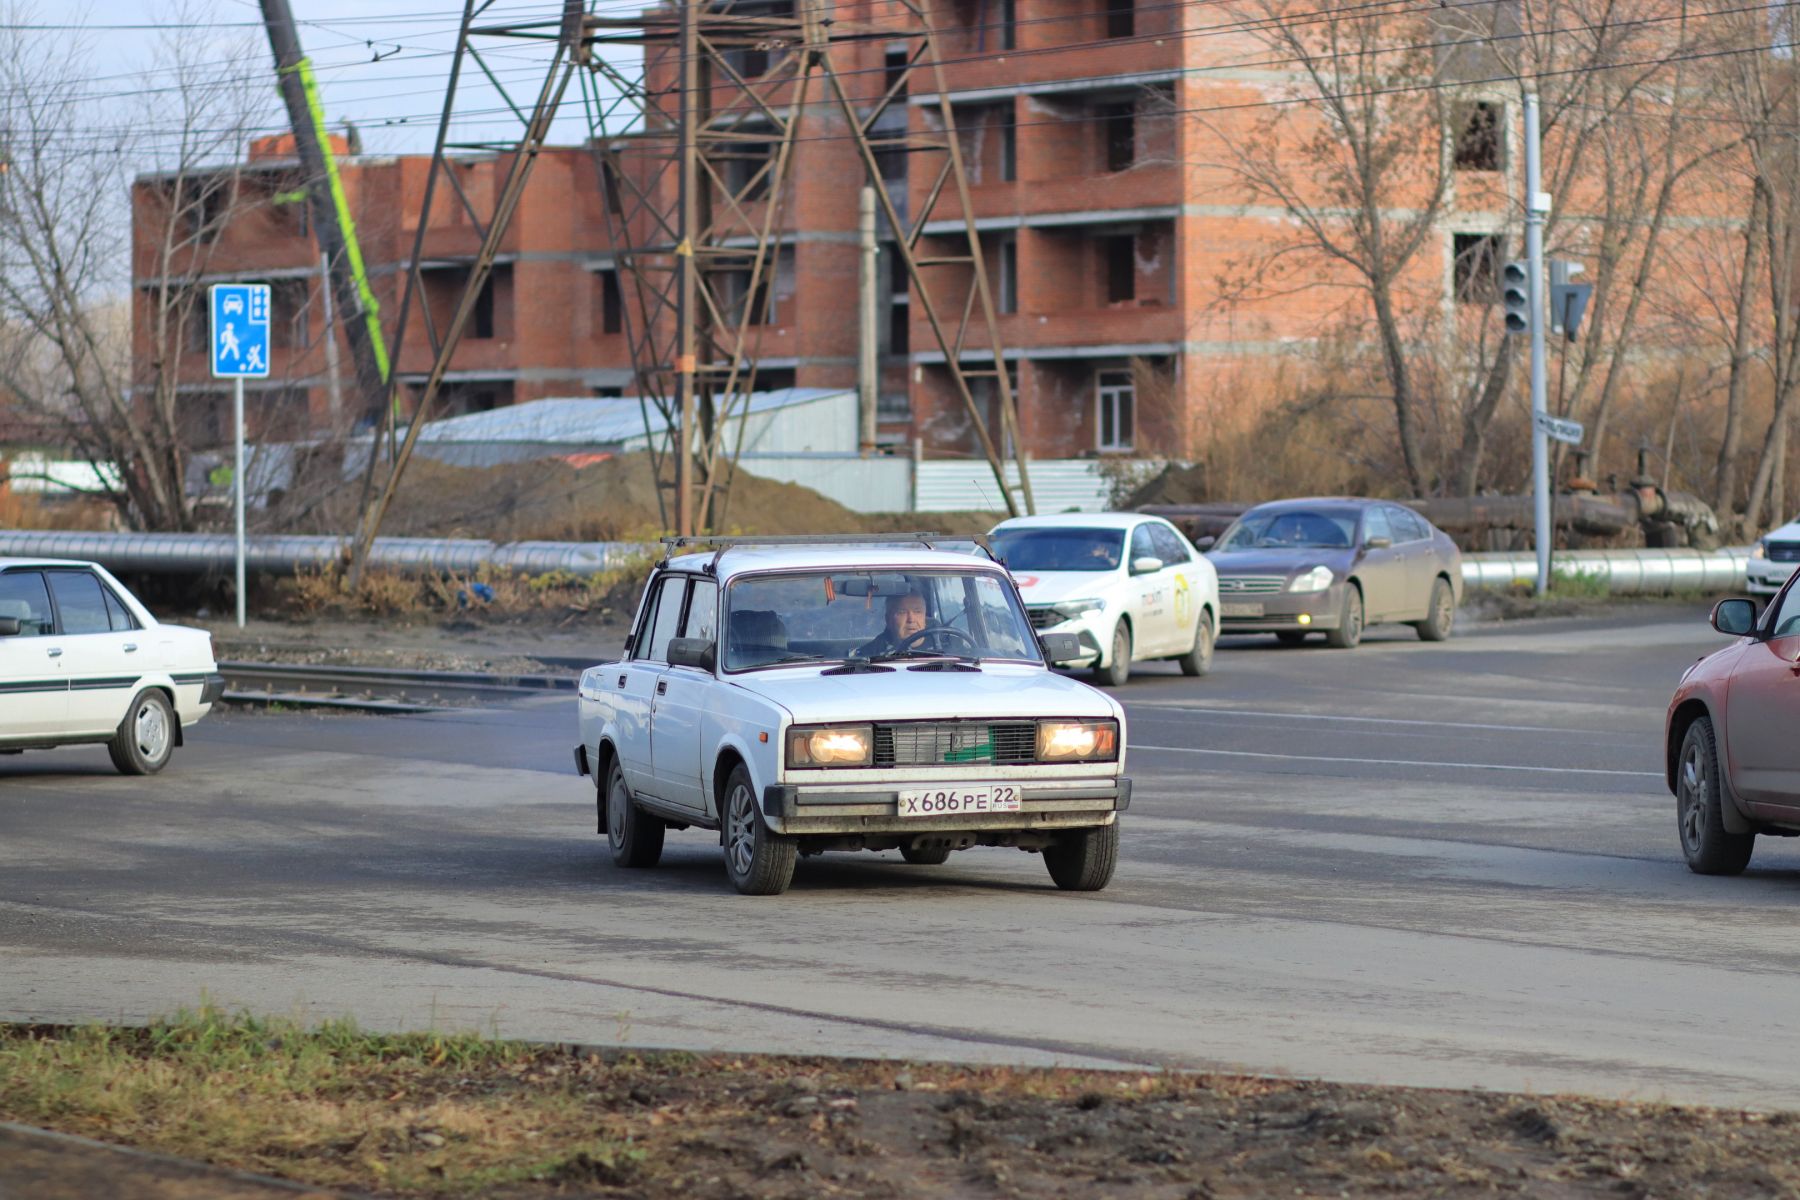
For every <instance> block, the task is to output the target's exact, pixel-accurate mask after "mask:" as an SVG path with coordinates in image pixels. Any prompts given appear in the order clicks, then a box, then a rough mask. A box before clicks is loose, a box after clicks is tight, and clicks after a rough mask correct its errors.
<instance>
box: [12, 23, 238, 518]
mask: <svg viewBox="0 0 1800 1200" xmlns="http://www.w3.org/2000/svg"><path fill="white" fill-rule="evenodd" d="M0 11H3V12H5V14H6V25H5V31H4V33H0V154H3V156H4V170H0V329H3V330H4V336H0V396H4V398H5V399H6V401H7V402H9V404H10V405H11V407H13V409H14V410H15V411H16V412H18V413H20V414H22V415H24V416H25V417H26V418H27V419H28V420H30V421H31V422H32V423H34V424H36V425H37V426H38V427H39V428H41V429H43V430H45V431H46V433H47V434H49V435H50V436H53V437H54V438H55V439H56V440H57V441H59V442H61V443H63V444H64V445H66V446H68V447H69V448H70V449H71V450H72V451H73V452H74V453H75V454H77V455H78V456H80V457H81V458H83V459H85V460H86V461H87V462H89V463H91V464H92V465H93V466H94V467H95V469H96V472H97V473H98V475H99V477H100V478H101V479H103V480H105V481H107V482H108V483H109V485H110V486H111V488H112V492H111V495H110V499H111V500H112V502H113V503H114V504H115V505H116V506H117V508H118V509H119V511H120V513H121V515H122V516H123V517H124V519H125V520H126V521H127V522H128V523H130V524H132V525H135V526H139V527H142V528H150V529H189V528H192V527H193V524H194V510H193V504H192V502H191V500H190V498H189V496H188V493H187V488H186V473H187V454H188V431H187V428H186V426H187V424H188V422H186V421H185V420H184V414H183V399H184V398H183V397H181V396H180V394H179V392H178V386H177V384H178V378H179V368H180V365H181V358H182V355H183V354H184V353H192V352H193V351H194V350H195V349H198V348H201V347H203V346H204V333H203V330H204V324H205V319H206V316H205V311H204V301H203V298H202V294H201V289H200V288H199V287H198V280H199V278H200V277H201V276H202V275H203V274H204V273H205V272H206V269H207V263H208V260H209V258H210V256H211V251H212V248H213V246H214V244H216V242H217V240H218V237H219V235H220V233H221V232H222V231H223V229H224V228H225V226H226V225H227V224H228V223H229V222H230V220H231V219H232V216H233V214H234V212H235V211H237V210H238V209H239V208H240V207H241V205H242V203H243V199H242V197H241V196H240V191H239V175H238V168H237V167H235V166H233V165H230V164H235V163H239V162H241V161H242V157H243V150H244V145H245V141H246V139H247V137H248V135H249V133H250V131H251V129H252V127H253V126H254V125H255V124H257V123H258V121H257V117H258V115H259V114H262V113H266V112H267V111H268V109H269V107H270V105H269V104H268V102H267V101H266V100H262V99H260V98H259V97H260V96H261V95H262V94H263V93H264V92H265V91H266V89H259V88H255V87H254V86H253V84H252V82H251V79H250V78H249V77H248V76H246V75H231V74H227V75H224V76H221V74H220V73H219V71H218V69H217V64H216V61H212V62H203V61H202V58H203V57H204V58H206V59H214V58H215V57H216V56H217V55H218V54H219V51H220V43H219V42H218V41H216V40H214V41H208V40H205V39H199V38H193V37H180V36H175V35H173V34H171V35H168V36H167V37H166V38H165V39H164V41H163V43H162V44H161V46H160V47H159V52H158V54H157V55H156V61H158V62H159V63H160V64H162V70H161V71H160V72H159V73H158V74H157V75H156V76H154V81H153V82H152V83H150V84H149V85H148V87H147V88H146V89H145V90H147V91H152V92H153V98H152V99H151V100H150V101H149V102H147V103H146V104H145V106H144V108H143V110H142V111H139V112H136V113H132V112H125V111H120V109H118V108H117V107H111V106H108V105H106V104H105V103H104V102H103V101H102V100H101V99H100V98H97V97H96V95H95V94H94V92H93V89H92V84H91V82H90V81H89V80H88V79H87V78H86V75H85V73H84V70H83V64H85V63H88V62H92V61H95V57H94V56H92V55H90V54H87V53H83V52H82V49H81V47H80V46H79V45H75V44H72V41H73V42H76V43H78V42H80V41H81V39H80V38H79V37H76V38H74V39H72V40H71V39H70V38H69V36H68V35H67V34H63V33H56V34H50V33H44V32H38V31H32V30H30V29H28V28H26V27H27V26H29V25H30V24H32V23H33V22H32V20H31V13H30V11H29V10H28V9H25V8H23V7H20V6H7V7H4V8H0ZM199 13H200V10H199V9H198V8H196V7H194V6H191V5H189V6H184V7H178V8H175V9H173V10H170V11H169V12H167V14H166V18H167V19H166V23H168V24H170V25H186V26H192V25H193V24H195V23H196V22H197V19H198V17H199ZM49 38H55V39H56V40H55V44H54V45H52V44H51V43H50V42H49V41H48V40H43V39H49ZM253 54H254V46H253V45H252V44H250V43H248V42H246V44H245V46H244V48H243V53H242V54H241V55H239V56H237V57H239V58H241V60H242V61H245V62H251V61H255V59H254V57H253ZM102 130H103V131H105V132H104V135H103V136H99V137H97V136H96V131H102ZM145 164H150V165H152V166H153V167H154V168H157V174H156V182H155V185H154V186H153V187H152V188H150V189H148V190H147V192H145V193H143V194H140V195H139V196H138V197H137V198H136V199H137V204H138V207H139V208H140V210H141V211H137V212H135V213H133V212H131V211H129V210H128V209H127V202H128V199H129V198H131V177H132V174H133V172H134V170H135V169H136V168H138V167H140V166H143V165H145ZM221 164H225V165H221ZM134 216H135V217H136V218H138V219H139V220H141V221H143V222H145V223H146V225H147V227H148V228H150V229H152V230H154V234H153V236H152V237H151V238H149V239H146V243H145V244H144V245H143V246H142V248H141V250H140V256H141V257H140V261H139V263H138V264H137V265H138V267H139V268H140V271H141V274H142V277H143V280H144V282H143V288H142V294H141V296H139V297H138V299H139V300H140V301H141V304H140V306H139V308H138V315H139V320H138V329H137V330H136V334H137V337H138V339H139V348H140V350H142V351H144V352H145V353H144V355H143V361H144V362H145V363H146V364H147V369H146V372H145V374H144V375H143V376H142V377H140V378H136V379H134V378H133V374H132V345H131V342H132V330H131V327H130V321H129V318H127V319H125V320H121V319H120V317H121V313H129V312H130V311H131V308H132V305H131V302H130V300H129V299H127V297H128V296H129V288H130V286H131V271H130V265H131V261H132V239H131V222H132V220H133V217H134Z"/></svg>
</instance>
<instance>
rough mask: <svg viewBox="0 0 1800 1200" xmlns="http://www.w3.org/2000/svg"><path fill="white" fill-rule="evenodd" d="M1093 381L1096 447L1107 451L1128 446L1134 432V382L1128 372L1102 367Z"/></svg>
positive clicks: (1122, 449) (1135, 417) (1124, 448)
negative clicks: (1107, 369)
mask: <svg viewBox="0 0 1800 1200" xmlns="http://www.w3.org/2000/svg"><path fill="white" fill-rule="evenodd" d="M1094 382H1095V392H1096V403H1097V411H1096V413H1095V422H1094V431H1095V440H1094V445H1095V448H1097V449H1099V450H1103V451H1108V452H1117V451H1124V450H1130V449H1131V448H1132V445H1133V441H1134V439H1135V437H1136V432H1137V431H1136V429H1135V426H1136V424H1137V385H1136V384H1135V383H1134V382H1133V381H1132V378H1131V372H1130V371H1101V372H1100V373H1099V374H1098V375H1097V376H1095V380H1094Z"/></svg>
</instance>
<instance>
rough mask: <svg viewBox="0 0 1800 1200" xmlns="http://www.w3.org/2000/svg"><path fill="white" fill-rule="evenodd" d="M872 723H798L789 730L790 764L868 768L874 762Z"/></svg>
mask: <svg viewBox="0 0 1800 1200" xmlns="http://www.w3.org/2000/svg"><path fill="white" fill-rule="evenodd" d="M874 753H875V729H874V727H873V726H871V725H814V726H811V727H807V726H796V727H794V728H792V729H789V730H788V736H787V765H788V766H790V767H866V766H868V765H869V764H870V763H871V762H873V761H874Z"/></svg>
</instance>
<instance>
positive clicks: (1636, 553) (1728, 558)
mask: <svg viewBox="0 0 1800 1200" xmlns="http://www.w3.org/2000/svg"><path fill="white" fill-rule="evenodd" d="M1749 565H1750V547H1748V546H1731V547H1727V548H1725V549H1721V550H1685V549H1669V550H1649V549H1644V550H1558V551H1557V552H1556V554H1555V555H1554V557H1553V558H1552V559H1551V564H1550V572H1551V574H1552V575H1553V576H1557V575H1568V576H1585V577H1588V578H1592V579H1594V580H1595V581H1596V582H1599V581H1601V580H1604V581H1605V584H1606V590H1607V591H1608V592H1610V593H1613V594H1614V595H1660V594H1667V593H1670V592H1689V591H1694V592H1734V591H1735V592H1741V591H1743V590H1744V579H1745V576H1746V573H1747V571H1748V569H1749ZM1462 574H1463V583H1464V585H1466V586H1468V587H1472V588H1507V587H1514V586H1517V585H1524V586H1528V587H1529V586H1534V585H1535V584H1536V583H1537V555H1536V554H1535V553H1532V552H1530V551H1527V552H1525V553H1522V554H1465V555H1463V559H1462Z"/></svg>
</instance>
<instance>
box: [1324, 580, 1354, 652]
mask: <svg viewBox="0 0 1800 1200" xmlns="http://www.w3.org/2000/svg"><path fill="white" fill-rule="evenodd" d="M1362 635H1363V598H1362V589H1361V588H1359V587H1357V586H1356V585H1355V584H1354V583H1347V584H1345V585H1344V607H1343V610H1342V611H1341V612H1340V613H1339V614H1338V624H1337V628H1336V629H1327V630H1326V631H1325V644H1326V645H1327V646H1330V647H1332V648H1333V649H1337V650H1354V649H1356V647H1357V645H1358V644H1359V643H1361V641H1362Z"/></svg>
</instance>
